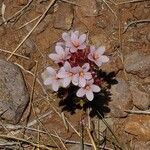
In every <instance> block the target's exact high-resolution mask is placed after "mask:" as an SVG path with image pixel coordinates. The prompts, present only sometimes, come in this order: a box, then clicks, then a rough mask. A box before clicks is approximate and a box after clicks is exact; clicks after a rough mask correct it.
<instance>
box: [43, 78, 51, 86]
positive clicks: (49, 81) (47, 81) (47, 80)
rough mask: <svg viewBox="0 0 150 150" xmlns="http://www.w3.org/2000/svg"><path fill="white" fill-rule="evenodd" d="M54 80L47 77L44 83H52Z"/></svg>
mask: <svg viewBox="0 0 150 150" xmlns="http://www.w3.org/2000/svg"><path fill="white" fill-rule="evenodd" d="M52 82H53V80H52V78H47V79H46V80H45V81H44V82H43V83H44V85H50V84H52Z"/></svg>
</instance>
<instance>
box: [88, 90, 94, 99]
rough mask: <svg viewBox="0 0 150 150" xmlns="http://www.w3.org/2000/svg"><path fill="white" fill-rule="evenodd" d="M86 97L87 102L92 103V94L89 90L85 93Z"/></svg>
mask: <svg viewBox="0 0 150 150" xmlns="http://www.w3.org/2000/svg"><path fill="white" fill-rule="evenodd" d="M86 97H87V99H88V100H89V101H92V100H93V98H94V94H93V92H92V91H91V90H89V91H86Z"/></svg>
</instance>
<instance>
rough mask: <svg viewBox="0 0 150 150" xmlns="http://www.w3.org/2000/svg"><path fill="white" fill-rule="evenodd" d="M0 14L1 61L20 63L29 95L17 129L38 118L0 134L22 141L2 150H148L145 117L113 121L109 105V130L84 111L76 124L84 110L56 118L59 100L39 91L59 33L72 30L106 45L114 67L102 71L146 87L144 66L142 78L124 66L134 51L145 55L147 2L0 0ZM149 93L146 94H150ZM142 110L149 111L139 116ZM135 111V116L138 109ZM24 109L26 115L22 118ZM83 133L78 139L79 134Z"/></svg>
mask: <svg viewBox="0 0 150 150" xmlns="http://www.w3.org/2000/svg"><path fill="white" fill-rule="evenodd" d="M4 7H6V8H5V10H4ZM47 8H48V9H47ZM0 10H1V16H0V59H6V60H8V61H10V62H13V63H15V64H17V65H19V67H20V68H21V69H22V72H23V75H24V78H25V82H26V84H27V87H28V91H29V93H30V102H31V103H30V104H31V105H29V107H28V108H27V109H26V111H25V113H24V115H23V117H22V119H21V121H20V122H19V125H26V123H27V122H31V121H32V120H36V121H37V122H36V123H33V125H32V126H31V129H28V128H26V129H20V130H11V129H7V128H6V129H5V130H2V131H1V134H5V133H7V132H6V131H9V132H10V133H9V134H7V135H10V136H11V137H14V138H12V139H9V141H13V142H20V145H12V146H8V149H37V150H38V149H48V147H49V149H61V150H63V149H68V150H69V149H70V150H73V149H80V148H81V147H82V142H81V141H84V143H88V144H85V148H84V149H87V150H88V149H96V148H95V147H94V145H97V147H98V148H97V149H106V150H111V149H113V150H115V149H122V150H124V149H126V150H129V149H131V150H149V149H150V143H149V142H150V116H149V115H147V114H146V115H145V114H143V115H142V114H131V115H129V114H128V115H125V116H119V117H117V115H116V114H117V113H119V110H118V112H115V115H116V116H115V115H114V116H115V117H114V116H113V115H112V114H111V107H110V112H109V113H105V119H106V123H107V122H108V123H107V124H108V126H107V125H105V123H104V122H103V121H102V120H101V119H99V118H97V117H94V118H90V117H88V116H87V115H86V114H84V119H83V120H84V125H83V126H84V127H82V126H81V117H83V114H82V113H83V112H82V111H81V110H76V111H75V114H73V115H71V114H70V113H69V112H66V111H64V112H63V113H62V111H61V110H62V107H60V106H59V101H60V99H59V98H57V96H56V93H53V92H52V91H51V90H48V89H46V87H45V86H43V84H42V79H41V73H42V72H43V71H44V69H45V68H46V67H47V66H49V65H50V66H54V64H53V62H52V61H51V60H50V59H49V58H48V54H50V53H51V52H53V51H54V46H55V43H56V42H57V41H59V40H60V38H61V35H62V33H63V32H68V31H70V30H75V31H76V30H78V31H79V32H80V33H86V34H87V35H88V43H89V44H94V45H97V46H100V45H104V46H106V54H107V55H108V56H109V57H111V58H112V59H113V63H112V64H111V65H109V64H108V65H106V66H104V67H103V68H102V69H104V71H106V72H108V73H109V72H112V71H114V72H115V75H116V78H121V79H123V80H125V81H126V82H129V81H133V82H134V80H136V81H137V82H139V83H142V85H143V84H144V83H146V86H147V87H148V88H149V85H150V84H149V83H150V78H149V77H150V76H149V70H150V68H148V69H147V68H146V70H145V72H144V71H143V70H142V71H143V72H142V74H141V72H140V73H139V72H138V71H131V72H130V71H129V72H128V71H126V70H127V69H126V68H128V66H127V67H126V68H125V64H129V65H130V62H129V63H125V62H124V61H125V59H126V58H127V56H130V53H133V52H135V51H138V52H139V53H140V54H142V55H144V56H146V57H147V56H150V24H149V23H150V1H149V0H124V1H123V0H0ZM3 11H4V12H3ZM129 58H130V57H129ZM137 61H138V60H137ZM131 63H132V62H131ZM34 83H35V84H34ZM147 93H148V94H150V90H149V91H147ZM125 97H126V95H125ZM132 97H133V95H132ZM121 98H122V97H121V95H120V99H121ZM126 98H127V97H126ZM112 101H113V99H112ZM118 103H120V101H119V102H118ZM116 105H117V103H116ZM129 105H130V106H129V107H127V108H126V109H130V110H131V109H132V108H133V105H134V104H131V103H129ZM147 105H148V104H147ZM108 107H109V104H108ZM30 108H31V109H30ZM148 109H149V106H147V108H146V109H144V111H145V110H148ZM134 110H135V111H141V109H138V108H135V109H134ZM29 112H31V114H30V116H29V119H27V116H28V114H29ZM47 113H48V115H46V116H45V117H43V118H41V116H44V115H45V114H47ZM89 122H90V123H89ZM128 122H129V124H127V123H128ZM99 124H100V126H99ZM16 126H17V125H16ZM85 126H88V129H87V128H86V127H85ZM137 126H138V127H137ZM82 128H84V129H82ZM110 128H111V129H110ZM10 130H11V131H10ZM82 132H83V135H84V139H83V140H81V137H80V136H81V133H82ZM101 135H102V136H101ZM16 137H18V138H19V139H16ZM21 139H24V140H25V141H22V140H21ZM93 139H94V141H93ZM30 142H32V143H30ZM80 143H81V144H80ZM93 143H95V144H93ZM78 144H79V145H78ZM86 146H87V147H86ZM23 147H24V148H23ZM38 147H40V148H38ZM2 149H7V148H6V147H5V148H2Z"/></svg>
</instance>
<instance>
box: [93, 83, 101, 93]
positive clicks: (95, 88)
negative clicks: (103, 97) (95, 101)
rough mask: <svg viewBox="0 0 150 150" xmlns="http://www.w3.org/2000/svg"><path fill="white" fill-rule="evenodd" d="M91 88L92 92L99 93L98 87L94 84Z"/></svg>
mask: <svg viewBox="0 0 150 150" xmlns="http://www.w3.org/2000/svg"><path fill="white" fill-rule="evenodd" d="M91 88H92V91H93V92H100V90H101V89H100V87H99V86H97V85H95V84H93V85H91Z"/></svg>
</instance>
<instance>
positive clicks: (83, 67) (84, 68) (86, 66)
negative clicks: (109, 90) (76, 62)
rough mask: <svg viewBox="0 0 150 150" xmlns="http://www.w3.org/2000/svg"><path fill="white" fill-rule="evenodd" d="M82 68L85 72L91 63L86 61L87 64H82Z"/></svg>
mask: <svg viewBox="0 0 150 150" xmlns="http://www.w3.org/2000/svg"><path fill="white" fill-rule="evenodd" d="M82 69H83V70H84V72H87V71H88V70H89V69H90V65H89V63H85V64H84V65H83V66H82Z"/></svg>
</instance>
